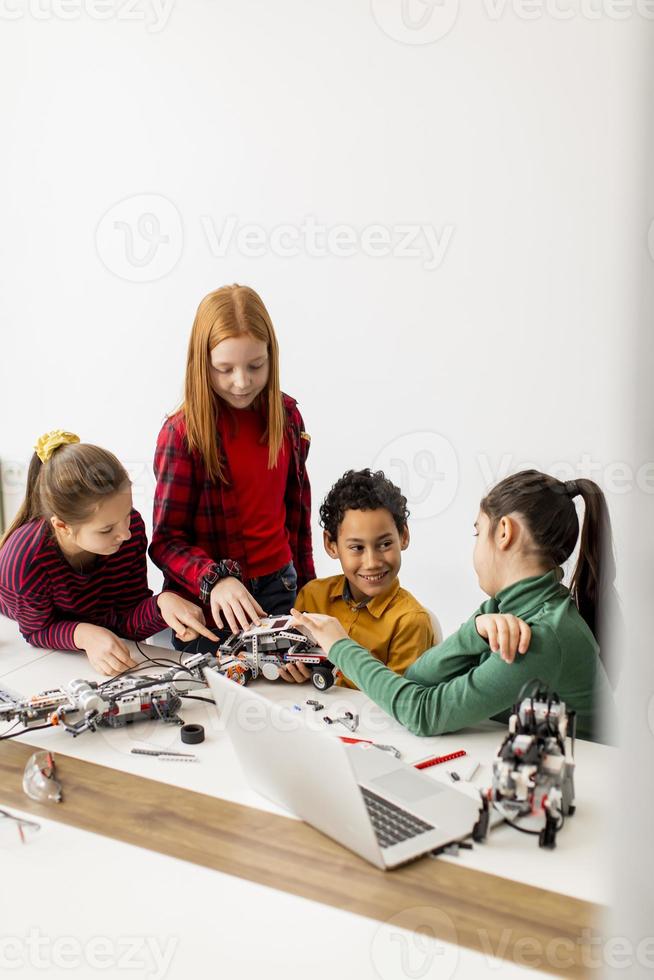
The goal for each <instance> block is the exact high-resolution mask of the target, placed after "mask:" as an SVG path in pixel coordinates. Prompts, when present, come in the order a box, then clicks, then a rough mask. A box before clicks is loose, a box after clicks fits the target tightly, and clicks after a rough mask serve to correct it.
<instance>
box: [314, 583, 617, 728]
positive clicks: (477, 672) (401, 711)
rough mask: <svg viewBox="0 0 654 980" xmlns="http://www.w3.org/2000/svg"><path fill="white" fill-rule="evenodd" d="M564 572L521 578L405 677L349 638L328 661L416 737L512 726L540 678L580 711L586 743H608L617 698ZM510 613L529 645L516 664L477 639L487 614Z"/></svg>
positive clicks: (338, 644) (339, 643)
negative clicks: (526, 687)
mask: <svg viewBox="0 0 654 980" xmlns="http://www.w3.org/2000/svg"><path fill="white" fill-rule="evenodd" d="M561 577H562V572H561V569H555V570H554V571H551V572H547V573H546V574H545V575H539V576H537V577H535V578H527V579H523V580H522V581H520V582H515V583H514V584H513V585H510V586H508V588H506V589H503V590H502V591H501V592H498V593H497V595H496V596H494V597H493V598H491V599H488V600H487V601H486V602H484V603H482V605H481V606H480V607H479V609H478V610H477V612H475V613H474V615H472V616H471V617H470V619H469V620H468V621H467V622H466V623H463V625H462V626H461V627H460V629H459V630H457V632H456V633H454V634H453V635H452V636H449V637H448V638H447V639H446V640H444V641H443V642H442V643H440V644H439V645H438V646H435V647H431V648H430V649H429V650H427V651H425V653H423V655H422V656H421V657H419V658H418V660H416V661H415V663H414V664H412V666H411V667H409V669H408V670H407V671H406V673H405V675H404V676H403V677H400V676H399V675H398V674H395V673H394V672H393V671H392V670H389V669H388V667H386V666H385V665H384V664H382V663H381V662H380V661H379V660H377V659H376V657H373V656H372V655H371V654H370V653H369V652H368V651H367V650H364V648H363V647H361V646H359V644H358V643H354V642H353V641H352V640H350V639H342V640H338V641H337V642H336V643H334V644H333V646H332V647H331V650H330V651H329V659H330V660H331V661H332V662H333V663H334V664H336V666H337V667H340V669H341V670H342V671H343V673H344V674H346V676H347V677H349V678H350V680H352V681H353V682H354V683H355V684H356V685H357V687H359V688H360V690H362V691H363V692H364V693H365V694H367V695H368V697H370V698H372V700H373V701H375V702H376V703H377V704H378V705H379V706H380V707H382V708H383V709H384V711H386V712H388V714H390V715H392V716H393V718H395V719H397V721H399V722H400V723H401V724H403V725H405V726H406V727H407V728H408V729H409V730H410V731H412V732H413V733H414V734H415V735H441V734H443V733H444V732H452V731H457V730H458V729H460V728H468V727H470V726H472V725H476V724H478V723H479V722H481V721H484V720H486V719H487V718H494V719H495V720H497V721H503V722H505V721H507V720H508V717H509V714H510V712H511V709H512V707H513V704H514V702H515V700H516V698H517V696H518V694H519V692H520V689H521V688H522V686H523V684H524V683H525V682H526V681H528V680H530V679H533V678H538V679H540V680H541V681H543V682H544V683H545V684H547V685H548V686H549V688H550V690H551V691H555V692H556V693H557V694H558V695H559V697H560V698H561V700H562V701H565V703H566V705H568V707H570V708H574V709H575V710H576V712H577V734H578V735H579V736H580V737H581V738H591V739H595V740H597V741H611V740H612V739H611V737H610V732H611V728H610V725H609V724H607V722H609V719H608V718H606V719H605V718H602V719H600V708H601V706H604V708H605V710H606V713H607V714H608V713H609V712H611V706H612V695H611V689H610V685H609V683H608V680H607V677H606V674H605V672H604V668H603V667H602V664H601V662H600V660H599V656H598V646H597V642H596V640H595V638H594V636H593V634H592V632H591V630H590V629H589V628H588V626H587V625H586V623H585V621H584V620H583V619H582V617H581V615H580V614H579V611H578V610H577V607H576V606H575V603H574V600H573V598H572V596H571V594H570V591H569V590H568V589H567V588H565V586H564V585H562V584H561ZM498 612H499V613H513V615H514V616H519V617H520V618H521V619H524V620H525V622H527V623H529V625H530V627H531V642H530V645H529V650H528V652H527V653H526V654H516V658H515V661H514V662H513V663H512V664H507V663H505V662H504V661H503V660H502V658H501V657H500V655H499V654H498V653H491V651H490V648H489V646H488V643H487V641H486V640H484V639H482V637H481V636H480V635H479V634H478V633H477V630H476V627H475V619H476V617H477V616H480V615H482V614H483V613H498Z"/></svg>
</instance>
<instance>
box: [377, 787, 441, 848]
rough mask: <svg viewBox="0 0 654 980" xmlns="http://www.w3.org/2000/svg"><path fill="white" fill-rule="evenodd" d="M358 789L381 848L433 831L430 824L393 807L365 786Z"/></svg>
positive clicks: (392, 804)
mask: <svg viewBox="0 0 654 980" xmlns="http://www.w3.org/2000/svg"><path fill="white" fill-rule="evenodd" d="M359 789H360V790H361V793H362V794H363V800H364V802H365V804H366V809H367V810H368V815H369V817H370V819H371V821H372V825H373V828H374V831H375V834H376V836H377V840H378V841H379V843H380V844H381V846H382V847H391V846H392V845H393V844H399V843H400V841H403V840H409V839H410V838H411V837H417V836H418V835H419V834H424V833H425V831H426V830H433V829H434V828H433V826H432V825H431V824H430V823H425V822H424V820H419V819H418V817H414V816H413V814H412V813H407V811H406V810H403V809H402V808H401V807H399V806H395V804H394V803H390V802H389V801H388V800H385V799H384V798H383V797H382V796H377V794H376V793H372V792H371V791H370V790H369V789H366V788H365V786H359Z"/></svg>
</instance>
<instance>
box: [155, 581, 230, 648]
mask: <svg viewBox="0 0 654 980" xmlns="http://www.w3.org/2000/svg"><path fill="white" fill-rule="evenodd" d="M157 605H158V606H159V612H160V613H161V616H162V619H165V621H166V623H167V625H168V626H170V628H171V629H172V630H173V631H174V633H175V636H176V637H177V639H178V640H182V641H183V642H184V643H189V642H190V641H191V640H197V638H198V636H200V635H201V636H206V638H207V639H208V640H213V641H214V642H215V643H220V639H219V637H217V636H216V634H215V633H212V632H211V630H210V629H209V628H208V627H207V625H206V622H205V619H204V613H203V612H202V610H201V609H200V607H199V606H196V605H194V603H192V602H189V601H188V599H184V598H182V596H181V595H177V594H176V593H175V592H162V593H161V595H159V596H157Z"/></svg>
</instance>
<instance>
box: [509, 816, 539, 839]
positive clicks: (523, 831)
mask: <svg viewBox="0 0 654 980" xmlns="http://www.w3.org/2000/svg"><path fill="white" fill-rule="evenodd" d="M503 823H505V824H506V825H507V827H513V829H514V830H519V831H520V833H521V834H531V835H532V836H535V837H538V836H539V835H540V830H527V828H526V827H519V826H518V824H517V823H514V822H513V820H507V819H506V817H505V818H504V820H503Z"/></svg>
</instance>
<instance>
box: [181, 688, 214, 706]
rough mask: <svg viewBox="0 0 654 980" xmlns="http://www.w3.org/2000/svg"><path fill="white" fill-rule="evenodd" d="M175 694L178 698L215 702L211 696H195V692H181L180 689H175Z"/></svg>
mask: <svg viewBox="0 0 654 980" xmlns="http://www.w3.org/2000/svg"><path fill="white" fill-rule="evenodd" d="M177 696H178V697H180V698H188V700H189V701H206V702H207V704H215V703H216V702H215V701H212V700H211V698H196V696H195V694H182V692H181V691H177Z"/></svg>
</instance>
